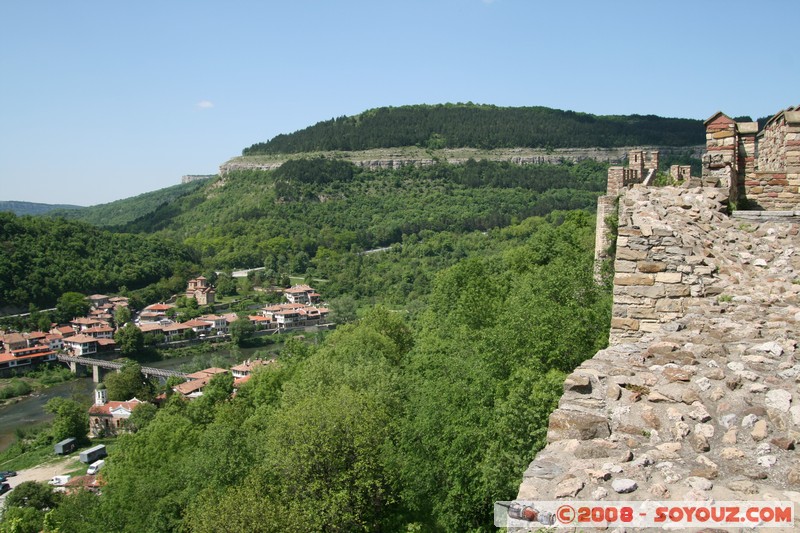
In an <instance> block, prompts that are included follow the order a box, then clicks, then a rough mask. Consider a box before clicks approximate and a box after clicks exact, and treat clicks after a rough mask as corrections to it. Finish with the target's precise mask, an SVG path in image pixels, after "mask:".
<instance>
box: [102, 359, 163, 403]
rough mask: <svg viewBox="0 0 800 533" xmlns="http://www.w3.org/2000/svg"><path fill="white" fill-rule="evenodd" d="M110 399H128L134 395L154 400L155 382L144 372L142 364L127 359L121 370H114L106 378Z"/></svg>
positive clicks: (146, 399) (145, 399) (143, 399)
mask: <svg viewBox="0 0 800 533" xmlns="http://www.w3.org/2000/svg"><path fill="white" fill-rule="evenodd" d="M105 385H106V388H107V389H108V399H109V400H113V401H126V400H130V399H132V398H134V397H136V398H138V399H140V400H142V401H148V402H149V401H152V399H153V397H154V396H155V386H154V385H153V382H152V381H150V380H149V379H147V378H146V377H145V376H144V374H142V366H141V365H140V364H139V363H136V362H135V361H127V362H126V363H125V364H124V365H123V367H122V368H121V369H120V371H119V372H112V373H110V374H108V375H107V376H106V378H105Z"/></svg>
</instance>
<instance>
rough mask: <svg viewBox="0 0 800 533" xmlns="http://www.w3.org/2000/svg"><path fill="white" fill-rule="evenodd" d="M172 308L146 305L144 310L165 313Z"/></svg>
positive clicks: (165, 305) (164, 305) (162, 305)
mask: <svg viewBox="0 0 800 533" xmlns="http://www.w3.org/2000/svg"><path fill="white" fill-rule="evenodd" d="M173 307H175V306H174V305H172V304H153V305H148V306H147V307H145V310H147V311H166V310H167V309H172V308H173Z"/></svg>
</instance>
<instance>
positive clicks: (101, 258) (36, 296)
mask: <svg viewBox="0 0 800 533" xmlns="http://www.w3.org/2000/svg"><path fill="white" fill-rule="evenodd" d="M192 262H193V258H192V256H191V254H190V253H189V250H188V249H187V248H186V247H184V246H183V245H181V244H177V243H173V242H168V241H166V240H164V239H162V238H159V237H153V236H143V235H128V234H121V233H112V232H109V231H105V230H101V229H98V228H96V227H94V226H91V225H89V224H85V223H82V222H76V221H67V220H64V219H48V218H43V217H29V216H26V217H17V216H16V215H14V214H12V213H0V307H5V306H7V305H12V306H17V307H22V308H23V309H27V308H28V305H29V304H31V303H32V304H36V305H38V306H51V305H52V304H54V303H55V301H56V300H57V299H58V297H60V296H61V295H62V294H63V293H65V292H71V291H77V292H83V293H85V294H88V293H91V292H105V291H112V292H117V291H119V290H120V288H123V287H126V288H128V289H138V288H141V287H144V286H147V285H150V284H153V283H156V282H158V281H159V280H161V279H162V278H169V277H170V276H172V275H174V274H176V273H178V272H180V273H181V274H184V273H185V271H186V270H187V269H189V268H191V265H192Z"/></svg>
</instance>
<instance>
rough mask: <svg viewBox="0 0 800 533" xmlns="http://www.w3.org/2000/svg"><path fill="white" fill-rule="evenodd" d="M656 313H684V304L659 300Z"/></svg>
mask: <svg viewBox="0 0 800 533" xmlns="http://www.w3.org/2000/svg"><path fill="white" fill-rule="evenodd" d="M656 311H657V312H659V313H682V312H683V302H682V301H681V300H674V299H663V300H659V301H657V302H656Z"/></svg>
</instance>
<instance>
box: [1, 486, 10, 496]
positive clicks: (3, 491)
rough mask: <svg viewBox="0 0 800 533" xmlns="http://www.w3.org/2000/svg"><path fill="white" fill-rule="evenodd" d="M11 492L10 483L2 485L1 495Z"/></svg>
mask: <svg viewBox="0 0 800 533" xmlns="http://www.w3.org/2000/svg"><path fill="white" fill-rule="evenodd" d="M10 490H11V485H9V484H8V483H0V494H5V493H6V492H8V491H10Z"/></svg>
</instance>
